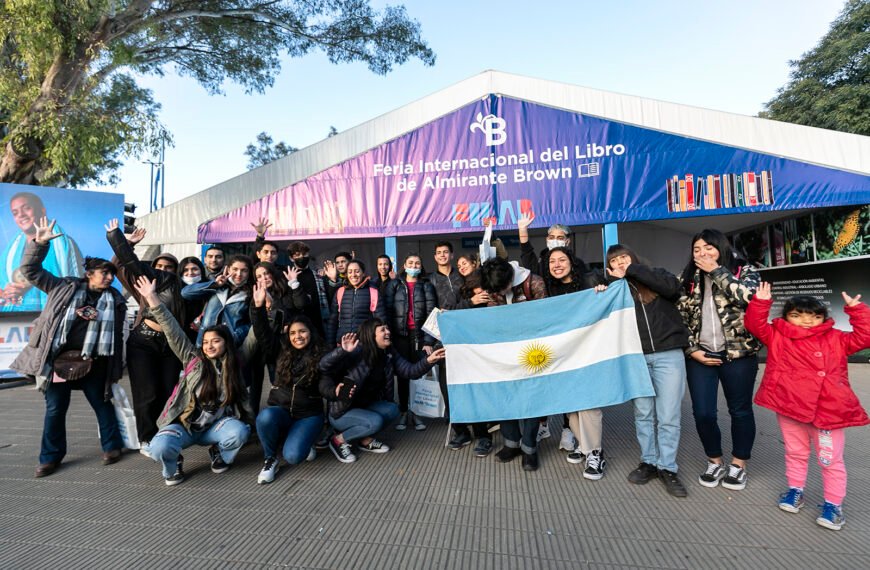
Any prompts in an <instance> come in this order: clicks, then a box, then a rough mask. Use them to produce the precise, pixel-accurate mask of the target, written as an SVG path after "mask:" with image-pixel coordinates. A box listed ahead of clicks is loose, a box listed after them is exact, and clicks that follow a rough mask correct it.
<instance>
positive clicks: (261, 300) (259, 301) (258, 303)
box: [253, 283, 267, 307]
mask: <svg viewBox="0 0 870 570" xmlns="http://www.w3.org/2000/svg"><path fill="white" fill-rule="evenodd" d="M266 294H267V292H266V286H265V285H261V284H259V283H254V293H253V298H254V306H255V307H262V306H263V305H264V304H265V303H266Z"/></svg>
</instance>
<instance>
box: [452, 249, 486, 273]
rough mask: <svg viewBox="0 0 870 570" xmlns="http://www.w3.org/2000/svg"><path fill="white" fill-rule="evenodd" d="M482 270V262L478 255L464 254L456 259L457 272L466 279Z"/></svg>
mask: <svg viewBox="0 0 870 570" xmlns="http://www.w3.org/2000/svg"><path fill="white" fill-rule="evenodd" d="M479 269H480V260H479V259H478V258H477V254H474V253H463V254H462V255H460V256H459V257H457V258H456V270H457V271H458V272H459V274H460V275H461V276H462V277H463V279H464V278H466V277H468V276H469V275H471V274H472V273H474V272H475V271H477V270H479Z"/></svg>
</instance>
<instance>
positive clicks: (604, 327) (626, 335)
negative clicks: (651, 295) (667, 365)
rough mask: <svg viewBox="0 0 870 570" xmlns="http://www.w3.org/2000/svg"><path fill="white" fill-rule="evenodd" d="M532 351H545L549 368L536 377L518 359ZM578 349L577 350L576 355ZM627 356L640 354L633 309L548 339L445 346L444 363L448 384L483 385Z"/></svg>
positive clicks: (537, 372) (533, 372)
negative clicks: (579, 348)
mask: <svg viewBox="0 0 870 570" xmlns="http://www.w3.org/2000/svg"><path fill="white" fill-rule="evenodd" d="M532 345H537V346H539V347H543V348H545V349H547V350H549V351H550V354H551V356H550V358H551V359H552V360H551V364H549V365H548V366H546V367H545V368H543V369H541V370H537V371H535V370H531V369H530V368H528V367H527V366H526V365H524V364H522V363H521V361H522V356H523V354H524V353H526V352H527V351H528V349H529V348H530V347H531V346H532ZM580 345H582V346H583V350H577V347H578V346H580ZM628 354H643V348H642V347H641V344H640V336H639V335H638V333H637V318H636V316H635V312H634V308H633V307H631V308H626V309H621V310H618V311H614V312H612V313H610V314H609V315H608V316H607V317H605V318H603V319H602V320H600V321H598V322H596V323H593V324H591V325H589V326H586V327H581V328H577V329H573V330H570V331H567V332H564V333H559V334H555V335H552V336H546V337H539V338H530V339H528V340H522V341H511V342H500V343H492V344H451V345H449V346H448V347H447V358H446V360H445V362H446V363H447V382H448V384H451V385H457V384H483V383H489V382H502V381H505V380H522V379H526V378H536V377H542V376H548V375H550V374H557V373H560V372H567V371H571V370H576V369H578V368H583V367H585V366H589V365H591V364H595V363H598V362H603V361H606V360H610V359H614V358H618V357H620V356H625V355H628Z"/></svg>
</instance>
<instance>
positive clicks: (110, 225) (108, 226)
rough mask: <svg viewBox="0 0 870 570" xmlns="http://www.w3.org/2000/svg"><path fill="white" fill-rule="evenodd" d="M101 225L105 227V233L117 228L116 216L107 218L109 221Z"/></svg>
mask: <svg viewBox="0 0 870 570" xmlns="http://www.w3.org/2000/svg"><path fill="white" fill-rule="evenodd" d="M103 227H104V228H106V233H109V232H111V231H113V230H117V229H118V227H119V225H118V218H112V219H111V220H109V223H108V224H106V225H104V226H103Z"/></svg>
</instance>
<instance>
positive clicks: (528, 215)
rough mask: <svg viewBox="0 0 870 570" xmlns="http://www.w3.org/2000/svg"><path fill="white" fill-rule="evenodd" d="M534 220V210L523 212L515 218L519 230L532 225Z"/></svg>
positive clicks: (526, 228)
mask: <svg viewBox="0 0 870 570" xmlns="http://www.w3.org/2000/svg"><path fill="white" fill-rule="evenodd" d="M534 221H535V213H534V212H525V213H523V214H521V215H520V217H519V218H518V219H517V227H518V228H519V229H520V230H528V229H529V226H530V225H532V222H534Z"/></svg>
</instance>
